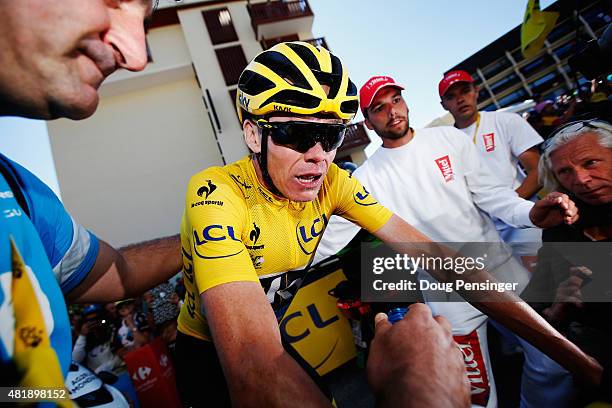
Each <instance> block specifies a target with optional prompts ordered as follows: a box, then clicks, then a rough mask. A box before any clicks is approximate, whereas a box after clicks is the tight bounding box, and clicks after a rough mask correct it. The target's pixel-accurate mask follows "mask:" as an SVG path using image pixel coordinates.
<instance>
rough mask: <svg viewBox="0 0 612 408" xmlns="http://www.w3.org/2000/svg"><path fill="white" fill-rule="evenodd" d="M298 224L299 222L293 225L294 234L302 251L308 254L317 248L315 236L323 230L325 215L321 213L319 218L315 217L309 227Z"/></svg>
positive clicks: (325, 221)
mask: <svg viewBox="0 0 612 408" xmlns="http://www.w3.org/2000/svg"><path fill="white" fill-rule="evenodd" d="M300 224H301V222H300V223H298V224H297V225H296V226H295V235H296V238H297V241H298V244H299V245H300V249H301V250H302V252H304V253H305V254H306V255H310V254H312V253H313V252H314V250H315V249H316V248H317V242H318V240H317V239H315V238H317V237H318V236H320V235H321V234H322V233H323V231H325V226H326V225H327V216H326V215H325V214H322V215H321V216H320V217H319V218H315V219H314V221H313V222H312V224H311V225H310V227H305V226H304V225H300Z"/></svg>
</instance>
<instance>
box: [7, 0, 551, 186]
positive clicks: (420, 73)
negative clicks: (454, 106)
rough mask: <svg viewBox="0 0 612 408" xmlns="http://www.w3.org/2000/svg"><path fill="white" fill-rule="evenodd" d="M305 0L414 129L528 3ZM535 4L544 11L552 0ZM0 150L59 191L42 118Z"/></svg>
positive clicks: (327, 33)
mask: <svg viewBox="0 0 612 408" xmlns="http://www.w3.org/2000/svg"><path fill="white" fill-rule="evenodd" d="M308 1H309V3H310V5H311V7H312V9H313V11H314V14H315V18H314V27H313V33H314V35H315V36H316V37H325V38H326V40H327V43H328V45H329V47H330V49H331V51H332V52H333V53H334V54H336V55H338V56H339V57H340V58H341V59H342V61H343V62H344V63H345V65H346V66H347V67H348V69H349V73H350V76H351V78H352V79H353V81H354V82H355V84H356V85H357V86H358V87H360V86H361V85H362V84H363V83H364V82H365V81H366V80H367V79H368V78H370V77H371V76H372V75H390V76H392V77H394V78H395V80H396V81H398V82H399V83H401V84H403V85H404V86H405V87H406V91H404V97H405V99H406V101H407V103H408V107H409V108H410V120H411V125H412V126H413V127H421V126H424V125H426V124H427V123H429V122H430V121H431V120H433V119H434V118H436V117H439V116H441V115H442V114H444V110H443V109H442V107H441V106H440V104H439V98H438V95H437V85H438V82H439V81H440V79H441V78H442V73H443V72H444V71H446V70H448V69H449V68H451V67H452V66H454V65H456V64H457V63H459V62H461V61H463V60H464V59H465V58H467V57H469V56H470V55H472V54H473V53H474V52H476V51H478V50H480V49H481V48H483V47H484V46H486V45H487V44H489V43H491V42H492V41H494V40H495V39H497V38H498V37H500V36H501V35H503V34H505V33H506V32H508V31H509V30H511V29H512V28H514V27H516V26H517V25H518V24H520V23H521V22H522V20H523V14H524V12H525V7H526V5H527V0H488V1H487V0H470V1H463V2H461V1H450V0H431V1H416V0H370V1H363V0H362V1H359V0H308ZM540 3H541V7H542V8H545V7H547V6H548V5H550V4H551V3H553V1H552V0H542V1H541V2H540ZM359 118H360V117H358V119H359ZM372 139H375V138H374V137H373V138H372ZM372 150H373V148H370V149H368V152H371V151H372ZM0 151H1V152H2V153H4V154H6V155H7V156H9V157H11V158H13V159H14V160H17V161H19V162H20V163H22V164H23V165H25V166H26V167H28V168H29V169H30V170H32V171H33V172H34V173H35V174H37V175H38V176H39V177H41V178H42V179H43V180H44V181H45V182H47V183H48V184H49V185H50V186H51V187H52V188H54V189H55V190H56V191H59V190H58V187H57V177H56V176H55V171H54V167H53V160H52V156H51V151H50V147H49V141H48V137H47V134H46V128H45V126H44V123H43V122H40V121H26V120H19V119H14V118H0Z"/></svg>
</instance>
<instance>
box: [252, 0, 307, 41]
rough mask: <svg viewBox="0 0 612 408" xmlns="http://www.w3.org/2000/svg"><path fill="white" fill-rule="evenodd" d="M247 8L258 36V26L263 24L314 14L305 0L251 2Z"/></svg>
mask: <svg viewBox="0 0 612 408" xmlns="http://www.w3.org/2000/svg"><path fill="white" fill-rule="evenodd" d="M247 8H248V10H249V15H250V16H251V25H252V26H253V30H254V31H255V34H256V35H257V36H258V38H259V34H258V27H259V26H261V25H263V24H270V23H274V22H277V21H284V20H289V19H293V18H300V17H312V16H313V15H314V14H313V13H312V10H311V8H310V5H309V4H308V2H307V1H306V0H297V1H279V0H276V1H266V2H261V3H251V4H249V5H247Z"/></svg>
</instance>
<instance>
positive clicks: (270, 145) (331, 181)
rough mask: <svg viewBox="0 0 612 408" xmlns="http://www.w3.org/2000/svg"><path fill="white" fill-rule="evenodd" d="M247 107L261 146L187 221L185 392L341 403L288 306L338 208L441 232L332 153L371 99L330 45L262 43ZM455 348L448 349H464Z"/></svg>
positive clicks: (568, 207)
mask: <svg viewBox="0 0 612 408" xmlns="http://www.w3.org/2000/svg"><path fill="white" fill-rule="evenodd" d="M236 104H237V110H238V115H239V118H240V121H241V123H242V124H243V133H244V138H245V141H246V143H247V145H248V147H249V149H250V151H251V152H252V155H251V156H249V157H246V158H244V159H242V160H240V161H238V162H236V163H233V164H230V165H227V166H224V167H215V168H209V169H206V170H204V171H202V172H200V173H198V174H196V175H194V176H193V177H192V178H191V180H190V182H189V185H188V188H187V198H186V201H185V213H184V217H183V221H182V226H181V241H182V251H183V262H184V276H185V286H186V289H187V294H186V296H185V303H184V305H183V307H182V309H181V314H180V316H179V326H178V330H179V334H178V336H177V344H176V351H177V375H178V378H177V380H178V385H179V388H180V391H181V395H182V396H183V398H184V401H185V402H186V403H187V404H188V405H191V406H204V405H207V406H222V405H229V403H230V399H231V403H233V404H235V405H249V406H266V407H268V406H323V405H329V400H328V399H327V398H326V397H325V395H324V394H323V393H322V392H321V391H320V389H319V388H318V387H317V386H316V385H315V382H314V381H313V380H312V379H311V378H310V377H309V375H308V374H307V373H306V371H305V370H307V367H304V368H302V367H300V365H299V364H298V363H297V362H296V360H295V359H294V358H292V355H293V353H292V352H291V349H290V348H289V349H287V350H286V349H285V348H284V347H283V341H282V339H281V335H280V332H279V328H278V324H277V319H276V315H275V311H279V310H280V311H282V308H283V307H284V306H285V305H286V304H287V303H288V301H289V300H290V299H291V297H292V295H293V293H294V292H295V290H296V289H297V287H298V286H299V282H300V279H301V277H302V276H303V272H302V270H303V269H304V268H305V267H306V266H308V263H309V262H310V260H311V259H312V256H313V254H314V251H315V249H316V246H317V244H318V241H319V239H320V238H321V235H322V232H323V230H324V228H325V225H326V223H327V221H328V220H329V217H330V216H331V214H338V215H341V216H343V217H345V218H347V219H349V220H351V221H353V222H355V223H357V224H358V225H360V226H361V227H363V228H365V229H367V230H368V231H370V232H371V233H373V234H374V235H375V236H377V237H378V238H380V239H381V240H382V241H385V242H429V241H430V240H429V239H428V238H427V237H426V236H425V235H423V234H422V233H420V232H419V231H417V230H416V229H414V228H413V227H411V226H410V225H409V224H407V223H405V222H404V221H403V220H401V219H400V218H399V217H397V216H395V215H393V214H392V213H391V212H390V211H389V210H387V209H386V208H384V207H382V206H381V205H379V204H378V203H377V202H376V200H375V199H374V198H373V197H372V196H371V195H370V194H369V193H368V192H367V191H366V190H365V189H364V188H363V187H362V186H361V184H360V183H359V182H358V181H357V180H356V179H354V178H351V177H350V176H349V175H348V173H346V172H344V171H342V170H340V169H338V167H336V166H335V165H334V164H333V163H332V162H333V159H334V156H335V153H336V149H337V148H338V147H339V146H340V144H341V143H342V140H343V137H344V133H345V131H346V124H347V123H348V122H349V121H350V120H351V119H352V118H353V116H354V115H355V112H356V110H357V108H358V101H357V89H356V87H355V85H354V84H353V83H352V82H351V81H350V79H349V78H348V74H347V72H346V70H345V69H344V66H343V64H342V63H341V61H340V60H339V59H338V58H337V57H335V56H334V55H332V54H331V53H329V51H327V50H326V49H324V48H322V47H314V46H312V45H310V44H308V43H302V42H292V43H281V44H277V45H276V46H274V47H272V48H271V49H269V50H267V51H264V52H262V53H260V54H259V55H258V56H256V57H255V59H254V60H253V61H251V62H250V63H249V64H248V66H247V67H246V68H245V70H244V71H243V73H242V75H241V77H240V80H239V83H238V92H237V100H236ZM553 209H554V210H553ZM559 209H561V211H558V210H559ZM551 210H553V211H551ZM534 218H535V219H534V220H533V221H534V223H540V224H541V225H556V224H558V223H559V222H561V221H566V222H568V223H569V222H573V220H575V218H576V214H575V207H574V206H573V203H571V201H569V200H568V199H567V197H565V198H560V199H559V201H558V202H554V203H551V204H550V207H549V208H544V207H543V209H542V210H541V211H539V212H537V213H536V214H534ZM262 287H263V290H262ZM500 296H501V295H500ZM510 299H511V300H513V299H515V298H510ZM500 305H501V306H500ZM488 310H490V311H491V314H492V315H494V316H495V317H496V318H497V319H498V320H499V321H502V323H504V322H506V321H508V319H504V316H503V315H501V316H500V313H501V314H507V316H515V317H517V318H516V319H512V322H514V327H515V328H516V327H517V326H521V325H522V323H516V322H517V321H521V322H523V321H524V322H526V323H525V325H527V326H536V327H535V329H533V330H531V331H529V333H530V334H532V337H535V336H536V334H534V333H541V334H540V336H542V337H544V336H548V337H554V336H555V332H554V330H553V329H552V328H550V327H544V326H542V324H541V323H539V322H536V321H535V320H534V318H533V317H532V315H531V314H530V313H529V311H528V310H526V309H525V308H524V307H522V306H516V305H515V306H513V304H510V303H508V304H494V305H491V306H489V309H488ZM396 332H397V331H396ZM447 334H449V335H450V333H447ZM555 338H556V337H555ZM211 340H212V343H211ZM213 343H214V346H213ZM560 343H563V342H560ZM560 343H559V342H557V343H556V344H558V345H559V348H562V347H563V346H564V345H560ZM432 347H434V348H435V347H436V345H435V344H432ZM434 354H435V353H434ZM447 354H448V353H447ZM455 354H456V355H452V353H451V354H450V355H448V358H460V357H459V353H455ZM414 358H420V357H414ZM433 363H434V362H432V364H433ZM425 366H427V363H425ZM458 366H460V365H457V367H458ZM376 372H377V370H376V369H372V370H369V375H370V376H371V375H373V373H376ZM448 374H449V378H448V379H447V381H449V382H452V381H455V382H456V381H459V384H461V381H462V380H463V376H462V375H463V373H462V372H461V371H456V372H454V373H453V372H451V371H449V372H448ZM453 374H454V375H453ZM374 375H375V374H374ZM456 377H459V380H457V379H456ZM379 380H380V379H379ZM226 381H227V383H226ZM384 382H385V379H384V378H383V379H382V383H383V384H384ZM379 383H380V381H379ZM383 388H384V387H383ZM459 388H461V386H459ZM379 391H380V390H379ZM382 392H383V393H384V390H383V391H382Z"/></svg>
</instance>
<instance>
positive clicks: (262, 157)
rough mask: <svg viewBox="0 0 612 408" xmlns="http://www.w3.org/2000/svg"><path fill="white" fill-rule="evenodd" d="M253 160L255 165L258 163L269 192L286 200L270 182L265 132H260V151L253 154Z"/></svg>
mask: <svg viewBox="0 0 612 408" xmlns="http://www.w3.org/2000/svg"><path fill="white" fill-rule="evenodd" d="M255 158H256V159H257V163H259V169H260V170H261V176H262V177H263V179H264V182H265V183H266V185H267V187H268V189H269V190H270V192H271V193H272V194H274V195H277V196H279V197H283V198H286V197H285V196H284V195H283V193H281V192H280V191H279V189H278V188H276V186H275V185H274V182H273V181H272V177H270V173H269V172H268V135H267V134H266V132H265V131H264V132H262V135H261V151H260V152H259V153H255Z"/></svg>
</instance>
